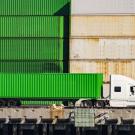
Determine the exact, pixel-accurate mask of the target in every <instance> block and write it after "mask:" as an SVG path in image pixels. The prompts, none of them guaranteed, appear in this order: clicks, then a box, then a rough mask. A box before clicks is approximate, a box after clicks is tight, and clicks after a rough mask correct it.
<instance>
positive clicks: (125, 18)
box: [70, 0, 135, 82]
mask: <svg viewBox="0 0 135 135" xmlns="http://www.w3.org/2000/svg"><path fill="white" fill-rule="evenodd" d="M71 11H72V12H71V14H72V17H71V40H70V72H71V73H89V72H90V73H93V72H96V73H103V74H104V75H105V77H104V81H105V82H108V81H109V76H110V74H122V75H125V76H128V77H131V78H134V79H135V53H134V52H135V0H85V1H84V0H73V1H72V10H71Z"/></svg>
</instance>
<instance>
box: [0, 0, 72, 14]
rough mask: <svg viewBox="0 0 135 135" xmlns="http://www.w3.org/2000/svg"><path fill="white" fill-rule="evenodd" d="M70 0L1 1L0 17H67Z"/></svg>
mask: <svg viewBox="0 0 135 135" xmlns="http://www.w3.org/2000/svg"><path fill="white" fill-rule="evenodd" d="M70 1H71V0H1V1H0V15H69V13H70V4H69V3H70Z"/></svg>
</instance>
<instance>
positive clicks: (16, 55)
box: [0, 0, 70, 73]
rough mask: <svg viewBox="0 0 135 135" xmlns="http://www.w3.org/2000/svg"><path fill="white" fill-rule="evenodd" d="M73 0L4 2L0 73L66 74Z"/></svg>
mask: <svg viewBox="0 0 135 135" xmlns="http://www.w3.org/2000/svg"><path fill="white" fill-rule="evenodd" d="M69 16H70V0H58V1H57V0H12V1H11V0H1V2H0V72H8V73H9V72H27V73H29V72H33V73H34V72H36V73H40V72H41V73H44V72H49V73H51V72H60V73H61V72H67V71H68V70H67V69H68V64H67V63H68V62H67V61H68V45H69V25H70V24H69Z"/></svg>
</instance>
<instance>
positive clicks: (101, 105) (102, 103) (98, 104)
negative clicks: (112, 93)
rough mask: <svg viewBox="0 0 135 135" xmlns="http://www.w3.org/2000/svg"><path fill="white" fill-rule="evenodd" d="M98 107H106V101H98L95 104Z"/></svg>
mask: <svg viewBox="0 0 135 135" xmlns="http://www.w3.org/2000/svg"><path fill="white" fill-rule="evenodd" d="M95 106H96V107H102V108H104V107H105V103H104V101H96V105H95Z"/></svg>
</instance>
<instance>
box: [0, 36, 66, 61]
mask: <svg viewBox="0 0 135 135" xmlns="http://www.w3.org/2000/svg"><path fill="white" fill-rule="evenodd" d="M63 44H64V43H63V39H58V38H54V39H53V38H52V39H50V38H41V39H37V38H34V39H33V38H31V39H24V38H20V39H19V38H17V39H9V40H7V39H0V51H1V53H0V60H63Z"/></svg>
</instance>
